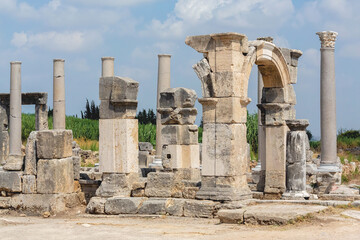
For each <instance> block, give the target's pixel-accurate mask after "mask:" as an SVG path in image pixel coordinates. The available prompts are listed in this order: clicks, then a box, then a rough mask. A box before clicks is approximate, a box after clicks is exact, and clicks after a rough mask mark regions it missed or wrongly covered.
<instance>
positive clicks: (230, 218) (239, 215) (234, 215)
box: [217, 209, 245, 224]
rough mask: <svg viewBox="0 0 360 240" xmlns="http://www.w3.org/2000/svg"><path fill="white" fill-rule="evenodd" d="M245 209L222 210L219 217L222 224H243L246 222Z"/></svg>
mask: <svg viewBox="0 0 360 240" xmlns="http://www.w3.org/2000/svg"><path fill="white" fill-rule="evenodd" d="M244 212H245V209H221V210H219V211H218V213H217V215H218V218H219V219H220V222H221V223H234V224H241V223H243V221H244Z"/></svg>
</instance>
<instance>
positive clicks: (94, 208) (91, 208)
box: [86, 197, 106, 214]
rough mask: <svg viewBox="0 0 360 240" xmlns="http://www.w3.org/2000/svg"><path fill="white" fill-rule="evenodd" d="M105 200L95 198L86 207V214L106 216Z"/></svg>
mask: <svg viewBox="0 0 360 240" xmlns="http://www.w3.org/2000/svg"><path fill="white" fill-rule="evenodd" d="M105 202H106V199H105V198H100V197H93V198H91V199H90V202H89V204H88V205H87V206H86V212H87V213H90V214H104V213H105Z"/></svg>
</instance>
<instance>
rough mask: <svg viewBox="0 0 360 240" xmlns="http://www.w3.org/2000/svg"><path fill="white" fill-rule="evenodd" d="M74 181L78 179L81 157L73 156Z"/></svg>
mask: <svg viewBox="0 0 360 240" xmlns="http://www.w3.org/2000/svg"><path fill="white" fill-rule="evenodd" d="M72 159H73V169H74V179H76V180H79V179H80V168H81V157H78V156H73V157H72Z"/></svg>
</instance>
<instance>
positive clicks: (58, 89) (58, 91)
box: [53, 59, 65, 130]
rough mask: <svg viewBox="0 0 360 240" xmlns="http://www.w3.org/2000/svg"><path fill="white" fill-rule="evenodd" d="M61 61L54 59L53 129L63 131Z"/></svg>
mask: <svg viewBox="0 0 360 240" xmlns="http://www.w3.org/2000/svg"><path fill="white" fill-rule="evenodd" d="M64 63H65V60H63V59H54V78H53V105H54V106H53V111H54V113H53V115H54V118H53V128H54V130H55V129H65V73H64Z"/></svg>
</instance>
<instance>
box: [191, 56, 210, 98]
mask: <svg viewBox="0 0 360 240" xmlns="http://www.w3.org/2000/svg"><path fill="white" fill-rule="evenodd" d="M192 68H193V69H194V71H195V73H196V75H197V76H198V78H199V79H200V81H201V88H202V96H203V97H204V98H211V97H215V93H214V86H215V74H214V73H213V72H212V70H211V68H210V65H209V62H208V60H207V59H206V58H203V59H201V61H199V62H198V63H196V64H194V65H193V66H192Z"/></svg>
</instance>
